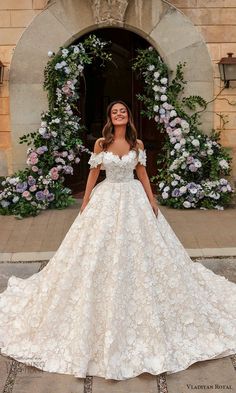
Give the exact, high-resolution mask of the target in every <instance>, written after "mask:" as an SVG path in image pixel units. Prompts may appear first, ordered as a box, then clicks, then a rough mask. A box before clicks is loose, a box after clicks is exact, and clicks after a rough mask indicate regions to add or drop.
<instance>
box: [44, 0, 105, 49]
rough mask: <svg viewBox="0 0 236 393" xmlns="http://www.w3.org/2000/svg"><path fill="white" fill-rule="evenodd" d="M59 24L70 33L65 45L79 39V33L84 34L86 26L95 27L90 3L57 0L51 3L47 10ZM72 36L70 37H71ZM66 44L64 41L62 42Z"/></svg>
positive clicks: (76, 0)
mask: <svg viewBox="0 0 236 393" xmlns="http://www.w3.org/2000/svg"><path fill="white" fill-rule="evenodd" d="M47 10H48V11H49V12H50V13H51V14H52V15H54V17H55V18H56V20H57V21H58V23H60V24H61V25H62V26H63V27H64V29H66V30H67V31H68V32H70V37H69V39H68V42H67V44H68V45H69V44H70V43H71V42H72V41H74V40H75V39H77V38H79V37H80V35H81V31H83V33H86V31H88V26H89V27H90V26H93V25H94V27H95V28H96V27H97V26H95V21H94V17H93V13H92V8H91V4H90V1H87V0H80V1H79V2H78V0H70V2H65V1H64V0H58V1H56V2H52V4H50V5H49V7H48V9H47ZM71 36H72V37H71ZM64 42H66V40H64Z"/></svg>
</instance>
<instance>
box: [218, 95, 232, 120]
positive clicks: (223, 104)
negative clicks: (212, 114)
mask: <svg viewBox="0 0 236 393" xmlns="http://www.w3.org/2000/svg"><path fill="white" fill-rule="evenodd" d="M215 111H216V112H234V114H235V112H236V96H227V95H225V96H224V100H217V99H216V101H215ZM232 115H233V114H232Z"/></svg>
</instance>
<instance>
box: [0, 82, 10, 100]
mask: <svg viewBox="0 0 236 393" xmlns="http://www.w3.org/2000/svg"><path fill="white" fill-rule="evenodd" d="M0 97H9V83H8V81H3V84H2V85H1V87H0Z"/></svg>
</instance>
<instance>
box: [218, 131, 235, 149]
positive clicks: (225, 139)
mask: <svg viewBox="0 0 236 393" xmlns="http://www.w3.org/2000/svg"><path fill="white" fill-rule="evenodd" d="M221 141H222V144H223V145H224V146H225V147H236V130H222V132H221Z"/></svg>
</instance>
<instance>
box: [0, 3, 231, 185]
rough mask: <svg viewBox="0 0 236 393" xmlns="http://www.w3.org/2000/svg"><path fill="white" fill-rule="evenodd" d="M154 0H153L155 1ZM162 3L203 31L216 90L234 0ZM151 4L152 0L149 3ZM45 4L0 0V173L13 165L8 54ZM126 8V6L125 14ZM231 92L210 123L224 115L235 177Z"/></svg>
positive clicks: (216, 107)
mask: <svg viewBox="0 0 236 393" xmlns="http://www.w3.org/2000/svg"><path fill="white" fill-rule="evenodd" d="M78 1H79V0H78ZM145 1H147V2H149V1H150V0H145ZM50 3H55V1H53V2H52V1H51V2H50ZM88 3H89V4H91V3H92V2H91V1H89V0H88ZM135 3H139V1H138V2H135ZM140 3H143V2H140ZM158 3H159V2H158V1H157V2H156V4H158ZM163 3H167V4H168V3H169V4H171V5H174V6H175V7H177V8H178V9H179V10H180V11H181V12H182V13H183V14H185V15H186V16H187V17H188V18H189V19H190V20H191V21H192V22H193V24H194V25H195V26H196V28H197V30H198V31H199V32H200V33H201V34H202V35H203V38H204V40H205V41H206V43H207V47H208V50H209V53H210V56H211V59H212V63H213V67H214V92H215V94H217V93H219V91H220V89H221V88H222V82H221V81H220V78H219V71H218V66H217V62H218V61H219V60H220V58H221V57H223V56H226V55H227V52H234V53H235V55H236V0H169V1H164V0H163ZM65 4H66V2H65ZM153 4H154V1H153V2H152V7H153ZM46 6H47V0H20V1H19V0H0V60H1V61H2V62H3V63H4V64H5V65H6V69H5V78H4V79H5V80H4V83H3V85H1V86H0V175H5V174H7V173H9V174H10V173H11V172H12V168H13V166H12V163H11V154H10V153H11V146H12V142H11V132H10V131H11V122H10V119H11V118H10V113H9V112H10V106H9V83H8V79H9V68H10V63H11V58H12V54H13V51H14V48H15V46H16V44H17V42H18V40H19V39H20V37H21V36H22V34H23V33H24V31H25V30H26V29H27V26H29V24H30V23H31V22H32V20H33V18H34V17H35V16H36V15H37V14H39V13H40V12H41V11H42V10H43V9H44V8H45V7H46ZM154 11H155V12H157V11H158V10H154ZM154 11H153V12H154ZM128 12H129V8H128V11H127V15H128ZM147 22H148V21H147ZM73 33H75V32H73ZM199 73H201V70H199ZM191 93H192V92H191ZM235 95H236V84H235V83H234V84H232V87H231V88H229V89H226V90H224V91H223V92H222V93H221V94H220V96H219V98H220V100H216V101H215V103H214V111H215V124H214V126H215V127H216V128H217V127H220V126H222V120H220V117H219V116H218V115H217V113H218V114H222V115H224V116H228V123H227V124H226V125H225V130H224V131H223V132H222V139H221V142H222V144H223V145H225V146H229V147H231V148H232V149H233V151H234V164H233V165H234V177H235V178H236V106H234V105H230V104H229V102H234V101H235ZM14 105H16V103H15V104H14ZM11 110H14V107H11ZM32 131H33V130H32ZM19 148H20V147H19Z"/></svg>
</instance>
